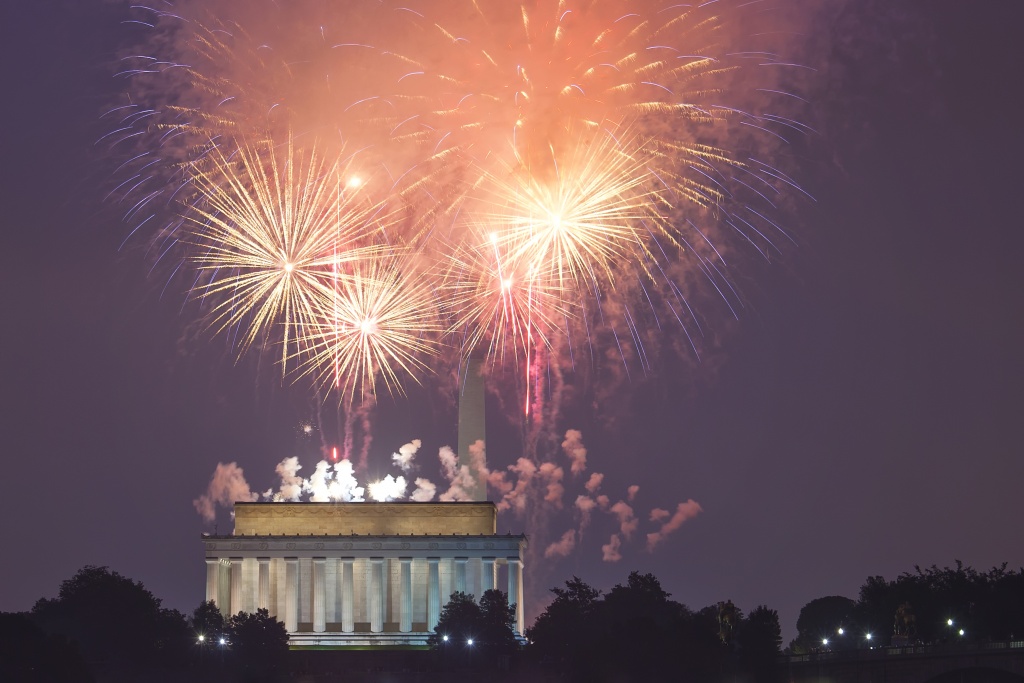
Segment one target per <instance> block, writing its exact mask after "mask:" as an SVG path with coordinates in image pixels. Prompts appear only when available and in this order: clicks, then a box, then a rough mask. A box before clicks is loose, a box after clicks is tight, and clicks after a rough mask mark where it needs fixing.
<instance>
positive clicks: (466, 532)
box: [203, 502, 526, 647]
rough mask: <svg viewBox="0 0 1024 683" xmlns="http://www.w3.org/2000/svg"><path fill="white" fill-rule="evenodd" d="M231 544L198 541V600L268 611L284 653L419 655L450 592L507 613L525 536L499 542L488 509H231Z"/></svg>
mask: <svg viewBox="0 0 1024 683" xmlns="http://www.w3.org/2000/svg"><path fill="white" fill-rule="evenodd" d="M234 511H235V529H234V533H233V534H232V535H230V536H204V537H203V542H204V545H205V550H206V599H207V600H213V601H214V602H215V603H216V604H217V606H218V607H219V608H220V610H221V612H223V613H224V614H225V616H227V615H230V614H235V613H237V612H240V611H244V612H253V611H255V610H256V609H258V608H266V609H268V610H269V611H270V614H271V615H274V616H276V617H277V618H278V619H279V620H281V621H283V622H284V624H285V628H286V629H287V630H288V633H289V634H290V638H291V640H290V644H291V646H292V647H303V646H321V647H322V646H335V647H346V646H349V647H364V646H367V645H371V646H402V645H406V646H408V645H426V641H427V636H428V635H430V633H431V632H432V631H433V629H434V627H435V626H436V625H437V620H438V615H439V614H440V611H441V608H442V607H443V606H444V604H445V603H447V602H448V597H449V595H451V593H453V592H455V591H462V592H465V593H471V594H473V595H475V596H476V597H477V598H479V596H480V594H481V593H482V592H483V591H485V590H488V589H490V588H500V589H501V590H504V591H507V592H508V599H509V602H510V603H515V604H516V606H517V607H516V631H517V633H519V634H522V633H523V614H524V612H523V551H524V549H525V547H526V537H525V536H523V535H511V534H509V535H505V536H499V535H497V533H496V531H497V529H496V526H497V510H496V508H495V506H494V504H493V503H489V502H459V503H236V504H235V507H234Z"/></svg>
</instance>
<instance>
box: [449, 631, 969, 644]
mask: <svg viewBox="0 0 1024 683" xmlns="http://www.w3.org/2000/svg"><path fill="white" fill-rule="evenodd" d="M960 633H961V635H962V634H963V631H961V632H960ZM472 644H473V639H472V638H470V639H469V640H467V641H466V645H472Z"/></svg>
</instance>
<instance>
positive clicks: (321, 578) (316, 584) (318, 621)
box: [312, 557, 327, 633]
mask: <svg viewBox="0 0 1024 683" xmlns="http://www.w3.org/2000/svg"><path fill="white" fill-rule="evenodd" d="M312 599H313V633H323V632H324V631H326V630H327V558H324V557H314V558H313V596H312Z"/></svg>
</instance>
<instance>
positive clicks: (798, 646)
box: [790, 562, 1024, 654]
mask: <svg viewBox="0 0 1024 683" xmlns="http://www.w3.org/2000/svg"><path fill="white" fill-rule="evenodd" d="M796 626H797V632H798V635H797V637H796V639H795V640H793V642H792V643H790V649H791V651H792V652H793V653H795V654H800V653H803V652H811V651H816V650H821V649H828V650H840V649H854V648H863V647H869V646H872V645H890V644H894V645H902V644H913V643H947V642H951V641H952V642H957V641H966V642H986V641H998V640H1013V639H1015V638H1016V639H1020V638H1024V569H1017V570H1016V571H1012V570H1011V571H1008V570H1007V568H1006V565H1005V564H1003V565H1002V566H999V567H993V568H992V569H990V570H988V571H986V572H980V571H977V570H975V569H972V568H971V567H965V566H963V564H962V563H961V562H957V563H956V567H952V568H951V567H944V568H942V569H939V568H938V567H936V566H934V565H933V566H931V567H928V568H927V569H922V568H920V567H915V568H914V571H913V572H904V573H903V574H900V575H899V576H897V577H896V578H895V579H893V580H892V581H887V580H885V579H884V578H883V577H881V576H872V577H869V578H868V579H867V581H865V582H864V585H862V586H861V587H860V593H859V596H858V599H857V600H852V599H850V598H847V597H843V596H837V595H833V596H827V597H822V598H818V599H816V600H812V601H811V602H809V603H807V604H806V605H805V606H804V608H803V609H802V610H800V618H799V619H798V620H797V624H796ZM840 629H842V631H843V633H842V634H840V633H839V630H840ZM869 636H870V637H869ZM826 641H827V642H826Z"/></svg>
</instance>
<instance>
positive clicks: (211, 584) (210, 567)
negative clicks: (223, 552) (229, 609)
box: [206, 557, 224, 608]
mask: <svg viewBox="0 0 1024 683" xmlns="http://www.w3.org/2000/svg"><path fill="white" fill-rule="evenodd" d="M219 593H220V558H219V557H208V558H206V601H207V602H209V601H210V600H213V602H214V603H216V605H217V607H218V608H223V607H224V606H223V605H222V604H220V603H221V600H220V595H219Z"/></svg>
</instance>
